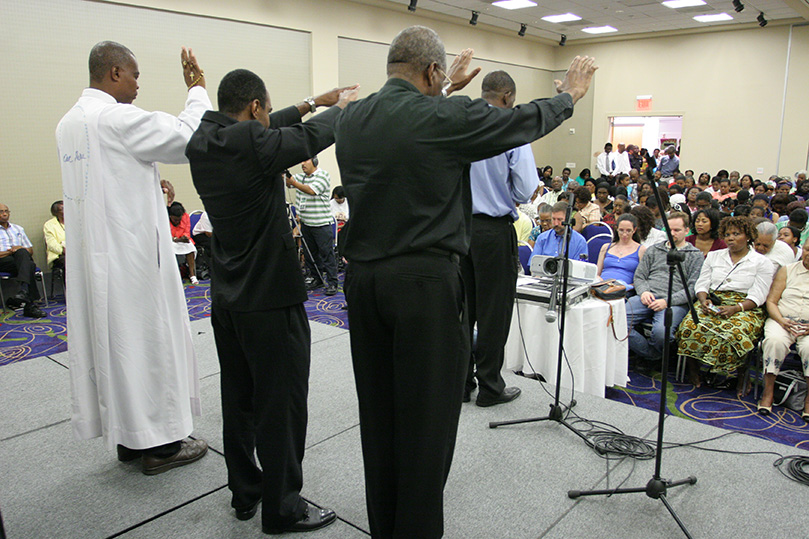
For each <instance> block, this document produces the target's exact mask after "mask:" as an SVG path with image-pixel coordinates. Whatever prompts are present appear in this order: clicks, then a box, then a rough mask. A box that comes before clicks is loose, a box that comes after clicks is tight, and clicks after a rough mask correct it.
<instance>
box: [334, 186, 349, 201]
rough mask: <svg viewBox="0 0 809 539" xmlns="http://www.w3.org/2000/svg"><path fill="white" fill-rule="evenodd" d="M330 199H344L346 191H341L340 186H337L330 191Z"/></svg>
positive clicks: (341, 187)
mask: <svg viewBox="0 0 809 539" xmlns="http://www.w3.org/2000/svg"><path fill="white" fill-rule="evenodd" d="M331 197H332V198H345V197H346V190H345V189H343V186H342V185H338V186H337V187H335V188H334V189H332V192H331Z"/></svg>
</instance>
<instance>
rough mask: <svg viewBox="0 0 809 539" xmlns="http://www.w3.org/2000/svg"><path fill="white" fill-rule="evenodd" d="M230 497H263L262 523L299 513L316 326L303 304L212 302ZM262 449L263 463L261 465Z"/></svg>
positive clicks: (244, 503) (242, 500) (242, 504)
mask: <svg viewBox="0 0 809 539" xmlns="http://www.w3.org/2000/svg"><path fill="white" fill-rule="evenodd" d="M211 323H212V325H213V330H214V338H215V340H216V351H217V353H218V355H219V365H220V367H221V384H222V417H223V432H224V448H225V463H226V464H227V468H228V487H229V488H230V490H231V491H232V492H233V499H232V501H231V505H232V506H233V507H234V508H236V509H246V508H248V507H250V506H252V505H253V504H254V503H255V502H256V501H257V500H258V499H259V498H262V500H263V501H262V508H261V511H262V523H263V525H264V526H265V527H268V528H274V529H282V528H286V527H288V526H289V525H291V524H293V523H294V522H296V521H298V520H300V519H301V517H302V516H303V513H304V510H305V509H306V502H304V501H303V499H302V498H301V496H300V490H301V487H302V486H303V471H302V469H301V463H302V461H303V453H304V446H305V442H306V422H307V405H306V399H307V396H308V391H309V359H310V351H311V344H310V343H311V334H310V331H309V321H308V320H307V318H306V310H305V309H304V307H303V304H302V303H301V304H298V305H293V306H291V307H285V308H281V309H271V310H266V311H253V312H237V311H231V310H228V309H222V308H220V307H217V306H216V305H213V306H212V316H211ZM254 451H255V453H257V454H258V460H259V462H260V463H261V469H259V467H258V466H257V465H256V462H255V458H254Z"/></svg>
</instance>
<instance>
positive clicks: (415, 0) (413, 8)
mask: <svg viewBox="0 0 809 539" xmlns="http://www.w3.org/2000/svg"><path fill="white" fill-rule="evenodd" d="M418 3H419V0H410V5H409V6H407V11H416V4H418Z"/></svg>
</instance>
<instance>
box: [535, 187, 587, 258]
mask: <svg viewBox="0 0 809 539" xmlns="http://www.w3.org/2000/svg"><path fill="white" fill-rule="evenodd" d="M581 189H584V187H579V189H577V190H576V193H579V192H580V190H581ZM585 191H586V189H585ZM588 193H589V191H588ZM566 212H567V202H564V201H562V202H557V203H556V204H554V206H553V209H552V210H551V220H552V225H553V228H551V229H550V230H548V231H547V232H543V233H542V234H540V235H539V237H538V238H537V241H536V244H535V245H534V249H533V251H531V257H532V258H533V257H534V256H536V255H542V256H564V254H565V245H564V243H563V240H564V237H565V226H564V224H563V223H564V222H565V213H566ZM568 258H570V260H587V240H585V239H584V236H582V235H581V234H579V233H578V232H576V231H575V230H573V228H572V227H571V229H570V247H569V250H568Z"/></svg>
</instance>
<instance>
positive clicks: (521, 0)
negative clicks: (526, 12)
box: [492, 0, 537, 9]
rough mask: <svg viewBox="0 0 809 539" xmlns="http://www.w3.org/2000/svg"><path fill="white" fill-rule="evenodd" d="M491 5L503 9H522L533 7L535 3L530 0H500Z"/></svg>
mask: <svg viewBox="0 0 809 539" xmlns="http://www.w3.org/2000/svg"><path fill="white" fill-rule="evenodd" d="M492 5H493V6H497V7H502V8H505V9H522V8H524V7H534V6H536V5H537V3H536V2H532V1H531V0H500V1H499V2H492Z"/></svg>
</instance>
